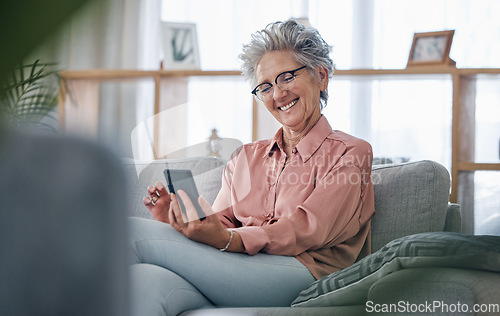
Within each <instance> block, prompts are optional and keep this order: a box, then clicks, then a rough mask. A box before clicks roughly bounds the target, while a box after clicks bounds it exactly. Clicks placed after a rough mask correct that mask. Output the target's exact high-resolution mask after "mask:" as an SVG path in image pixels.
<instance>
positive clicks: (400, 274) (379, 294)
mask: <svg viewBox="0 0 500 316" xmlns="http://www.w3.org/2000/svg"><path fill="white" fill-rule="evenodd" d="M499 292H500V273H492V272H490V271H483V270H473V269H457V268H414V269H404V270H400V271H396V272H394V273H391V274H390V275H388V276H386V277H384V278H382V279H380V280H378V281H377V282H375V283H374V284H373V285H372V286H371V288H370V290H369V292H368V297H367V303H368V302H370V303H369V306H374V305H375V304H379V307H383V306H384V305H385V306H387V305H389V304H396V306H398V311H399V312H401V313H403V312H406V311H409V309H406V310H405V308H408V307H409V306H408V305H406V304H403V305H401V304H400V303H399V302H405V303H409V304H412V305H413V306H412V308H413V309H415V307H417V306H418V307H419V308H420V309H421V311H423V313H425V314H426V315H429V314H431V313H434V314H432V315H473V313H472V312H471V310H472V307H473V304H485V305H486V304H494V303H498V293H499ZM457 303H460V304H461V305H462V306H464V308H462V309H461V310H462V311H464V313H462V314H460V313H457V310H456V307H457V305H458V304H457ZM453 305H454V306H453ZM369 306H368V305H367V307H369ZM499 308H500V306H499V305H498V304H496V309H497V310H496V311H497V312H500V310H499ZM466 309H467V310H466ZM372 310H373V308H372ZM368 311H370V310H368ZM491 312H494V310H492V311H491ZM423 313H421V314H423Z"/></svg>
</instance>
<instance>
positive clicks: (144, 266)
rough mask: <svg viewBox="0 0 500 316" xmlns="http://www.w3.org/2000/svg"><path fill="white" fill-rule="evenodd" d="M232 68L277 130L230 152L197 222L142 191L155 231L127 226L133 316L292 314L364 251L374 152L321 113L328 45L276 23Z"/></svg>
mask: <svg viewBox="0 0 500 316" xmlns="http://www.w3.org/2000/svg"><path fill="white" fill-rule="evenodd" d="M240 59H241V60H242V62H243V73H244V75H245V76H246V77H247V78H248V79H249V80H250V81H251V82H252V84H253V87H254V89H253V91H252V93H253V94H254V95H255V96H256V97H257V98H258V99H259V100H260V101H262V102H263V104H264V105H265V107H266V108H267V110H268V111H269V112H270V113H271V114H272V115H273V116H274V117H275V118H276V120H278V121H279V122H280V123H281V124H282V128H280V130H278V132H277V133H276V135H275V136H274V138H272V139H269V140H264V141H257V142H255V143H251V144H247V145H244V146H243V147H242V148H240V150H238V151H237V153H236V154H235V155H234V157H233V158H232V159H231V160H230V161H229V162H228V164H227V166H226V168H225V170H224V174H223V179H222V188H221V190H220V192H219V194H218V196H217V198H216V200H215V202H214V204H213V205H212V206H210V204H209V203H208V202H207V201H206V200H205V199H204V198H203V197H200V198H199V203H200V205H201V206H202V208H203V210H204V212H205V213H206V214H207V215H208V216H207V217H206V219H204V220H198V219H196V218H195V217H191V216H192V214H194V213H195V211H194V208H193V206H192V204H191V201H190V200H189V198H188V197H187V195H186V194H183V192H179V193H178V196H175V195H169V194H168V193H167V191H166V190H165V187H164V186H163V184H161V183H157V184H156V186H154V187H153V186H150V187H149V188H148V191H149V196H148V197H146V198H144V203H145V205H146V207H147V208H148V209H149V210H150V212H151V213H152V214H153V216H154V218H155V219H156V220H157V221H151V220H145V219H131V238H132V248H133V249H132V250H133V254H134V264H133V265H132V266H131V271H132V282H133V293H132V295H133V301H134V303H133V305H134V310H135V313H136V314H138V315H164V314H169V315H175V314H178V313H181V312H182V311H185V310H189V309H196V308H202V307H210V306H218V307H220V306H225V307H227V306H289V305H290V303H291V302H292V301H293V300H294V298H295V297H296V296H297V295H298V294H299V293H300V292H301V291H302V290H303V289H305V288H306V287H307V286H308V285H309V284H310V283H312V282H313V281H314V280H315V279H318V278H320V277H322V276H324V275H327V274H330V273H332V272H334V271H337V270H340V269H344V268H346V267H348V266H349V265H351V264H353V263H354V262H355V261H356V259H358V258H360V257H362V256H364V255H366V254H367V253H369V251H370V221H371V218H372V216H373V214H374V200H373V185H372V181H371V162H372V152H371V146H370V145H369V144H368V143H367V142H365V141H363V140H360V139H357V138H355V137H353V136H350V135H347V134H345V133H343V132H339V131H334V130H332V128H331V127H330V125H329V123H328V121H327V119H326V118H325V117H324V116H322V114H321V110H322V108H323V107H324V106H325V105H326V102H327V98H328V94H327V87H328V81H329V78H330V77H331V75H332V73H333V63H332V60H331V59H330V57H329V46H328V45H327V44H326V43H325V41H324V40H323V39H322V38H321V36H320V35H319V34H318V32H317V31H316V30H314V29H312V28H305V27H304V26H302V25H300V24H298V23H296V22H295V21H287V22H277V23H273V24H270V25H268V26H267V27H266V29H264V30H262V31H260V32H257V33H256V34H254V35H253V37H252V41H251V42H250V43H249V44H248V45H246V46H244V49H243V53H242V54H241V56H240ZM178 199H182V201H183V202H184V204H185V205H186V208H187V209H188V218H185V217H184V218H183V215H182V213H181V211H180V208H179V201H178ZM165 223H167V224H165Z"/></svg>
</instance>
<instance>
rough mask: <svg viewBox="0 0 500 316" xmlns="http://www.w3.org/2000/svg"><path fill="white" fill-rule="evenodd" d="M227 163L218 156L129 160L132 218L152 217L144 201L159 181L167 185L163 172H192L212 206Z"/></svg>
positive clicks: (127, 167)
mask: <svg viewBox="0 0 500 316" xmlns="http://www.w3.org/2000/svg"><path fill="white" fill-rule="evenodd" d="M225 165H226V161H225V160H224V159H222V158H216V157H196V158H185V159H161V160H154V161H146V162H141V161H134V160H130V159H129V160H125V169H126V174H127V178H128V179H127V180H128V183H129V185H130V186H131V188H130V189H129V192H130V195H129V197H128V201H129V203H130V205H131V207H130V214H128V215H130V216H137V217H145V218H152V216H151V214H150V213H149V211H148V210H147V209H146V208H145V207H144V204H143V203H142V199H143V198H144V197H145V196H146V195H147V191H146V190H147V187H148V186H149V185H154V184H155V183H156V182H157V181H161V182H163V183H164V184H165V182H166V180H165V176H164V175H163V170H165V169H166V168H167V167H168V168H172V169H189V170H191V172H192V173H193V177H194V181H195V183H196V187H197V188H198V193H200V195H203V197H205V199H207V201H208V202H209V203H210V204H212V203H213V202H214V200H215V198H216V197H217V194H218V193H219V190H220V187H221V181H222V171H223V170H224V166H225Z"/></svg>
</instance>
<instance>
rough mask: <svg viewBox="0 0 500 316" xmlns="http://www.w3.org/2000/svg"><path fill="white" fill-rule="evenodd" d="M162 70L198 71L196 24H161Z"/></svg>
mask: <svg viewBox="0 0 500 316" xmlns="http://www.w3.org/2000/svg"><path fill="white" fill-rule="evenodd" d="M161 40H162V48H163V62H162V69H165V70H199V69H200V53H199V50H198V35H197V32H196V24H194V23H176V22H162V26H161Z"/></svg>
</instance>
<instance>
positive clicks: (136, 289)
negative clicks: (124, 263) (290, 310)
mask: <svg viewBox="0 0 500 316" xmlns="http://www.w3.org/2000/svg"><path fill="white" fill-rule="evenodd" d="M129 225H130V226H129V236H130V240H131V243H130V244H131V249H132V251H131V252H132V265H131V267H130V270H131V283H132V284H131V286H132V293H131V295H132V307H133V311H134V312H133V313H132V314H133V315H141V316H145V315H177V314H179V313H182V312H183V311H186V310H191V309H198V308H213V307H216V306H217V307H247V306H248V307H258V306H260V307H268V306H290V303H291V302H292V301H293V300H294V299H295V298H296V297H297V295H298V294H299V293H300V291H302V290H303V289H305V288H306V287H307V286H308V285H309V284H311V283H312V282H314V280H315V279H314V277H313V276H312V275H311V273H310V272H309V270H308V269H307V268H306V267H305V266H304V265H303V264H301V263H300V262H299V261H298V260H297V259H296V258H295V257H288V256H275V255H269V254H264V253H259V254H257V255H255V256H249V255H246V254H241V253H229V252H221V251H219V250H218V249H215V248H213V247H211V246H207V245H205V244H201V243H198V242H194V241H192V240H189V239H187V238H186V237H184V236H183V235H182V234H180V233H178V232H177V231H176V230H174V229H173V228H172V227H171V226H170V225H168V224H164V223H161V222H157V221H152V220H147V219H143V218H130V219H129Z"/></svg>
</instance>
